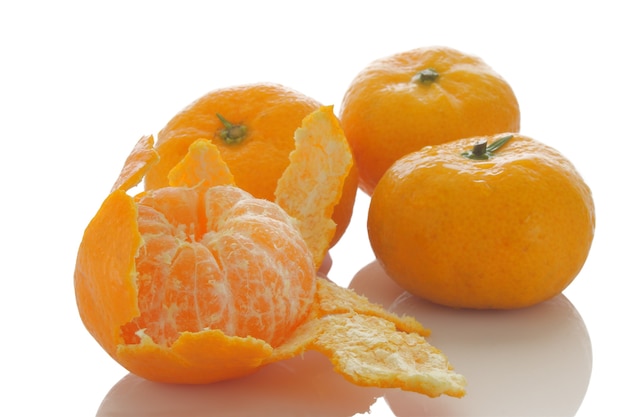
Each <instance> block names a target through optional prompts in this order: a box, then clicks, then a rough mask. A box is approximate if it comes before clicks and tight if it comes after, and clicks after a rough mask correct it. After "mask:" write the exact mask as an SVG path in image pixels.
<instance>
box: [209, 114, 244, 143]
mask: <svg viewBox="0 0 626 417" xmlns="http://www.w3.org/2000/svg"><path fill="white" fill-rule="evenodd" d="M216 116H217V118H218V119H220V122H222V124H223V125H224V129H222V130H221V131H220V138H222V140H224V142H226V143H227V144H229V145H232V144H235V143H239V142H241V141H242V140H243V139H244V138H245V137H246V133H247V132H248V128H247V127H246V126H245V125H235V124H232V123H231V122H229V121H228V120H226V118H225V117H224V116H222V115H221V114H219V113H216Z"/></svg>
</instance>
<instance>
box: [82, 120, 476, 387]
mask: <svg viewBox="0 0 626 417" xmlns="http://www.w3.org/2000/svg"><path fill="white" fill-rule="evenodd" d="M307 123H310V125H308V127H307ZM333 123H335V121H334V120H333V118H332V117H331V113H329V110H328V108H322V109H320V110H318V111H317V112H316V113H314V114H313V115H311V116H310V119H308V121H306V120H305V122H304V129H305V131H304V133H307V129H308V132H309V133H310V132H324V131H326V130H325V129H326V127H327V126H331V125H332V124H333ZM319 124H321V125H323V126H322V127H320V126H319ZM304 133H303V134H302V136H301V140H300V141H299V142H298V145H297V149H296V150H295V151H294V157H293V158H292V162H291V163H292V165H293V166H292V167H290V169H292V170H293V171H294V172H297V169H298V165H299V164H303V162H301V160H300V159H299V158H300V157H299V156H298V155H299V153H301V152H303V151H302V149H312V148H311V147H313V148H314V147H315V146H316V145H315V144H316V143H317V144H318V145H319V146H330V145H329V142H330V143H331V144H334V142H333V141H334V139H329V142H325V139H322V140H320V139H319V138H318V137H316V136H315V135H313V136H310V135H308V134H306V135H305V134H304ZM332 137H334V136H332V135H331V138H332ZM335 145H338V146H337V149H339V150H338V151H337V152H339V153H342V152H345V148H343V145H342V144H335ZM214 148H215V147H213V146H212V145H210V143H208V142H207V141H203V140H198V141H196V142H194V144H192V145H191V147H190V149H189V153H188V155H187V156H186V157H185V158H184V159H183V160H182V161H181V162H180V163H179V164H178V165H177V166H176V167H174V168H173V169H172V171H171V172H170V176H169V179H170V184H171V185H172V186H175V187H192V186H199V185H201V186H203V187H207V188H210V187H216V186H226V187H234V184H233V181H232V175H230V176H229V174H230V173H229V171H228V167H227V166H226V164H225V163H224V162H223V161H222V160H221V158H220V156H219V152H218V151H217V150H216V149H214ZM328 152H329V151H328V149H326V150H323V151H320V152H318V153H316V156H315V158H325V160H326V161H329V164H330V165H332V166H333V168H334V167H336V166H338V165H340V164H342V163H343V162H337V161H342V160H343V158H340V157H337V158H336V159H334V158H329V157H328ZM330 152H331V153H332V151H330ZM156 160H158V154H157V153H156V152H155V151H154V148H153V140H152V138H151V137H144V138H141V139H140V141H139V142H138V143H137V145H136V146H135V149H134V150H133V151H132V153H131V155H130V156H129V157H128V159H127V161H126V164H125V165H124V168H123V169H122V173H121V174H120V177H119V178H118V180H117V181H116V183H115V186H114V189H113V191H112V192H111V193H110V194H109V195H108V197H107V198H106V199H105V201H104V202H103V204H102V206H101V208H100V210H99V211H98V213H97V214H96V216H95V217H94V218H93V220H92V221H91V222H90V223H89V225H88V226H87V228H86V230H85V234H84V237H83V241H82V242H81V246H80V248H79V252H78V257H77V265H76V270H75V277H74V279H75V291H76V299H77V304H78V309H79V312H80V314H81V318H82V320H83V322H84V324H85V326H86V328H87V329H88V330H89V332H90V333H91V334H92V335H93V337H94V338H95V339H96V340H97V341H98V342H99V343H100V344H101V346H102V347H103V348H104V349H105V350H106V351H107V352H108V354H109V355H110V356H111V357H113V358H114V359H115V360H116V361H118V362H119V363H120V364H121V365H122V366H124V367H126V369H128V370H129V371H130V372H133V373H135V374H137V375H139V376H142V377H144V378H147V379H150V380H154V381H160V382H171V383H187V384H191V383H210V382H215V381H220V380H225V379H231V378H236V377H240V376H244V375H247V374H250V373H252V372H254V371H256V370H257V369H259V368H260V367H261V366H263V365H266V364H269V363H272V362H276V361H280V360H284V359H288V358H291V357H294V356H296V355H298V354H300V353H302V352H304V351H307V350H317V351H319V352H321V353H323V354H324V355H326V356H327V357H328V358H329V359H330V360H331V362H332V363H333V365H334V368H335V370H336V371H337V372H338V373H340V374H341V375H343V376H344V377H345V378H346V379H347V380H349V381H351V382H353V383H355V384H358V385H362V386H376V387H383V388H401V389H404V390H409V391H415V392H419V393H422V394H425V395H428V396H431V397H436V396H439V395H442V394H445V395H449V396H454V397H462V396H463V395H464V394H465V385H466V381H465V378H464V377H463V376H462V375H460V374H458V373H456V372H454V370H453V368H452V366H451V365H450V364H449V362H448V360H447V358H446V356H445V355H444V354H443V353H442V352H440V351H439V350H438V349H437V348H435V347H433V346H431V345H430V344H429V343H428V342H427V341H426V339H425V337H426V336H427V335H428V334H429V331H428V330H427V329H425V328H424V327H423V326H422V325H421V324H420V323H419V322H418V321H416V320H415V319H414V318H412V317H406V316H405V317H399V316H397V315H395V314H393V313H390V312H387V311H386V310H384V309H383V308H382V307H380V306H378V305H375V304H373V303H371V302H369V301H368V300H367V299H366V298H365V297H362V296H359V295H357V294H356V293H354V292H353V291H352V290H349V289H346V288H343V287H339V286H337V285H336V284H334V283H332V282H330V281H328V280H327V279H325V278H321V277H318V278H315V277H313V283H314V288H313V290H314V295H313V298H312V300H311V301H310V303H309V305H307V312H306V314H305V317H304V319H303V320H302V322H301V323H300V324H299V325H298V326H296V327H295V329H294V330H293V331H292V332H291V333H290V334H289V335H288V336H287V337H286V339H285V340H284V341H282V342H281V343H279V344H277V345H276V346H272V345H271V344H270V343H268V342H266V341H264V340H262V339H259V338H255V337H252V336H245V337H241V336H232V335H228V334H226V333H225V332H224V331H223V330H222V329H212V328H206V329H202V330H200V331H195V332H192V331H182V332H180V333H179V335H178V337H177V339H176V340H175V341H174V342H173V343H171V344H169V345H166V344H161V343H156V342H155V341H154V340H153V339H152V338H151V337H150V336H149V335H148V334H146V333H144V332H142V331H139V332H137V336H138V341H137V342H135V343H128V342H127V341H126V339H125V338H124V337H123V335H122V330H121V329H122V327H123V326H124V325H125V324H127V323H129V322H131V321H132V320H133V319H135V318H137V317H138V316H139V315H140V314H141V311H140V308H139V303H138V286H137V269H136V262H135V260H136V257H137V256H138V252H139V251H140V250H141V247H142V245H143V237H142V235H141V234H140V232H139V228H138V220H137V219H138V207H137V197H136V196H135V197H133V196H130V195H128V193H127V191H128V190H129V189H130V188H132V187H133V186H135V185H137V184H138V183H139V182H140V181H141V178H143V175H145V173H146V172H147V171H148V170H149V169H150V166H151V165H152V164H154V162H155V161H156ZM207 161H209V162H211V164H208V162H207ZM306 164H308V163H305V165H306ZM345 167H346V169H349V168H350V166H349V164H346V165H345ZM308 168H309V169H313V168H314V165H310V166H308ZM330 172H335V171H333V170H332V169H331V170H330ZM343 172H344V170H342V169H339V172H338V174H337V175H338V176H342V175H344V173H343ZM329 175H330V174H328V173H324V174H323V175H320V176H319V177H318V178H323V180H324V181H331V179H329ZM287 176H288V177H291V178H290V179H285V180H284V182H283V184H282V185H279V187H278V191H277V196H278V197H279V198H278V200H279V201H282V202H283V203H285V202H286V201H288V196H289V193H290V191H289V190H291V186H295V185H297V180H296V178H297V177H298V175H296V174H294V173H289V174H287ZM286 178H287V177H286ZM332 181H335V182H336V179H332ZM288 184H291V186H288ZM312 186H313V188H312V189H313V190H316V191H314V192H316V193H317V192H321V191H319V190H325V189H326V188H325V187H324V186H323V185H322V186H318V185H315V184H313V185H312ZM281 187H282V188H281ZM328 189H329V190H330V191H331V192H332V190H335V191H334V192H335V194H336V193H340V192H341V191H340V190H341V187H339V188H337V184H335V185H334V186H332V187H329V188H328ZM298 195H303V194H298ZM318 197H320V196H318ZM300 198H301V197H296V198H295V199H294V201H302V200H299V199H300ZM336 198H337V196H336V195H335V196H330V195H325V196H324V197H323V198H321V197H320V199H318V201H321V203H320V205H321V206H326V205H328V204H332V201H334V200H335V199H336ZM291 210H292V211H293V212H295V213H296V215H298V213H300V215H302V214H304V215H305V217H306V218H305V219H304V220H303V219H302V218H300V219H298V220H299V226H300V230H302V229H303V228H311V229H314V230H318V229H322V230H328V229H329V228H330V226H329V223H328V222H322V223H324V225H323V226H318V225H317V224H316V222H315V221H314V220H313V219H314V218H316V217H317V218H320V219H329V218H330V215H329V214H328V212H327V210H326V208H325V207H324V208H320V207H314V204H312V205H310V206H307V207H306V208H304V209H298V208H297V207H294V206H291ZM319 213H322V214H319ZM309 215H310V216H309ZM309 230H310V229H309ZM303 234H304V233H303ZM311 236H312V235H311ZM324 236H325V237H324V238H323V239H324V240H328V239H330V238H332V234H331V233H326V234H325V235H324ZM329 236H330V237H329ZM310 240H311V239H309V241H306V242H307V244H308V243H309V242H310ZM315 247H318V248H319V247H322V248H323V247H324V243H322V244H321V245H319V246H317V245H316V246H315ZM112 248H115V249H114V250H112ZM318 250H320V249H318ZM313 251H314V248H313V249H312V250H311V255H310V256H311V259H313V258H314V257H315V254H314V253H313ZM318 255H319V253H318ZM312 262H313V261H312ZM312 271H313V272H312V274H313V275H314V274H315V272H314V271H315V269H312Z"/></svg>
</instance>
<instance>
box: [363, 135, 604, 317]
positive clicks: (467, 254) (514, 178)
mask: <svg viewBox="0 0 626 417" xmlns="http://www.w3.org/2000/svg"><path fill="white" fill-rule="evenodd" d="M367 224H368V233H369V238H370V242H371V245H372V249H373V251H374V253H375V254H376V257H377V259H378V260H379V261H380V263H381V264H382V266H383V268H384V269H385V271H386V272H387V274H388V275H389V276H390V277H391V278H392V279H393V280H395V281H396V282H397V283H398V284H399V285H400V286H402V287H403V288H404V289H406V290H407V291H409V292H411V293H412V294H414V295H417V296H419V297H422V298H425V299H428V300H430V301H433V302H435V303H438V304H443V305H447V306H452V307H465V308H478V309H511V308H520V307H526V306H530V305H533V304H536V303H539V302H541V301H544V300H547V299H549V298H551V297H553V296H554V295H556V294H558V293H560V292H561V291H562V290H563V289H564V288H566V287H567V286H568V285H569V284H570V282H571V281H572V280H573V279H574V278H575V277H576V275H577V274H578V272H579V271H580V269H581V268H582V266H583V264H584V263H585V260H586V258H587V255H588V253H589V250H590V247H591V243H592V240H593V235H594V229H595V211H594V204H593V199H592V195H591V191H590V189H589V187H588V186H587V185H586V184H585V182H584V181H583V179H582V177H581V176H580V174H579V173H578V172H577V171H576V169H575V167H574V166H573V164H572V163H571V162H570V161H569V160H567V159H566V158H565V157H564V156H563V155H562V154H560V153H559V152H558V151H556V150H555V149H553V148H551V147H549V146H547V145H545V144H543V143H541V142H539V141H536V140H534V139H532V138H530V137H527V136H523V135H520V134H513V133H511V134H504V135H493V136H486V137H476V138H466V139H460V140H456V141H453V142H449V143H446V144H441V145H436V146H427V147H425V148H423V149H421V150H419V151H417V152H413V153H410V154H408V155H405V156H404V157H402V158H400V159H399V160H398V161H396V162H395V163H394V164H393V165H392V167H391V168H390V169H389V170H388V171H387V172H386V173H385V175H383V177H382V178H381V180H380V182H379V184H378V186H377V187H376V190H375V191H374V194H373V195H372V198H371V204H370V208H369V214H368V220H367Z"/></svg>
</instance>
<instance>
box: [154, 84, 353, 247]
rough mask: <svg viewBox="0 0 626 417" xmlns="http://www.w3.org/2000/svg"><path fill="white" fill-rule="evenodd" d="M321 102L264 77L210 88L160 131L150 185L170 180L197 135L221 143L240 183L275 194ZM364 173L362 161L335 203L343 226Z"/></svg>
mask: <svg viewBox="0 0 626 417" xmlns="http://www.w3.org/2000/svg"><path fill="white" fill-rule="evenodd" d="M319 107H320V103H318V102H317V101H315V100H314V99H312V98H310V97H308V96H306V95H304V94H302V93H300V92H298V91H295V90H292V89H290V88H287V87H285V86H282V85H279V84H271V83H258V84H246V85H238V86H232V87H227V88H220V89H217V90H213V91H210V92H208V93H207V94H205V95H204V96H202V97H200V98H199V99H197V100H196V101H195V102H193V103H191V104H190V105H189V106H188V107H187V108H185V109H184V110H182V111H181V112H180V113H178V114H177V115H176V116H174V118H172V119H171V120H170V121H169V122H168V123H167V125H166V126H165V127H164V128H163V129H162V130H161V131H160V132H159V135H158V140H157V143H156V150H157V151H158V152H159V155H160V160H159V161H158V162H157V163H156V165H155V166H154V167H153V168H152V169H151V170H150V171H149V172H148V173H147V174H146V177H145V187H146V189H152V188H159V187H164V186H167V184H168V179H167V175H168V174H169V172H170V170H171V169H172V168H173V167H174V165H176V164H177V163H178V162H179V161H180V160H181V159H182V158H183V157H184V156H185V154H186V153H187V149H188V148H189V145H191V143H193V142H194V141H196V140H197V139H207V140H210V141H211V142H212V143H214V144H215V146H217V148H218V149H219V152H220V154H221V156H222V159H223V160H224V161H225V162H226V164H227V165H228V168H229V170H230V172H232V174H233V176H234V178H235V184H237V186H238V187H240V188H243V189H244V190H246V191H248V192H249V193H251V194H252V195H254V196H255V197H258V198H265V199H267V200H274V191H275V189H276V184H277V182H278V179H279V178H280V176H281V175H282V173H283V172H284V171H285V169H286V168H287V165H288V164H289V153H290V152H291V151H292V150H293V149H294V146H295V145H294V137H293V134H294V131H295V130H296V128H298V127H299V126H300V123H301V121H302V119H303V118H304V117H305V116H306V115H308V114H310V113H311V112H312V111H313V110H316V109H317V108H319ZM357 188H358V176H357V172H356V167H355V168H354V169H352V170H351V173H350V176H349V178H348V180H347V181H345V184H344V188H343V192H342V198H341V200H340V201H339V202H338V204H337V206H336V207H335V209H334V214H333V220H334V221H335V223H336V224H337V231H336V236H335V237H334V240H333V241H332V242H331V246H332V245H334V244H335V243H336V242H337V241H338V240H339V239H340V238H341V236H342V235H343V233H344V232H345V230H346V228H347V226H348V224H349V222H350V219H351V216H352V207H353V206H354V199H355V195H356V189H357Z"/></svg>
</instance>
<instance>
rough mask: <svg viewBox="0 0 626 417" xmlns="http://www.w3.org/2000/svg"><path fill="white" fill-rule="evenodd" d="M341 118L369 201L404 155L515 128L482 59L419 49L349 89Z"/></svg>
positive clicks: (381, 65) (507, 100)
mask: <svg viewBox="0 0 626 417" xmlns="http://www.w3.org/2000/svg"><path fill="white" fill-rule="evenodd" d="M339 118H340V119H341V122H342V125H343V128H344V130H345V134H346V136H347V138H348V141H349V142H350V145H351V146H352V149H353V152H354V157H355V160H356V165H357V168H358V171H359V182H360V187H361V188H362V189H363V191H365V192H366V193H367V194H369V195H371V194H372V192H373V191H374V187H375V186H376V184H377V183H378V181H379V179H380V177H381V176H382V175H383V173H384V172H385V171H386V170H387V169H388V168H389V167H390V166H391V164H392V163H393V162H395V161H396V160H397V159H398V158H400V157H401V156H403V155H406V154H407V153H410V152H413V151H417V150H419V149H421V148H422V147H424V146H426V145H437V144H440V143H444V142H449V141H452V140H455V139H461V138H467V137H472V136H480V135H491V134H496V133H500V132H517V131H519V127H520V112H519V106H518V102H517V99H516V97H515V94H514V92H513V90H512V89H511V87H510V86H509V84H508V83H507V82H506V81H505V80H504V79H503V78H502V77H501V76H500V75H499V74H497V73H496V72H495V71H494V70H493V69H492V68H491V67H489V66H488V65H487V64H486V63H485V62H484V61H483V60H482V59H480V58H478V57H476V56H472V55H468V54H465V53H463V52H460V51H457V50H455V49H452V48H447V47H424V48H418V49H413V50H410V51H405V52H400V53H397V54H394V55H391V56H389V57H385V58H381V59H378V60H376V61H374V62H372V63H371V64H369V65H368V66H366V67H365V68H364V69H363V70H362V71H361V72H360V73H359V74H358V75H357V76H356V77H355V78H354V80H353V81H352V83H351V84H350V86H349V88H348V90H347V91H346V93H345V95H344V98H343V102H342V105H341V109H340V114H339Z"/></svg>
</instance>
